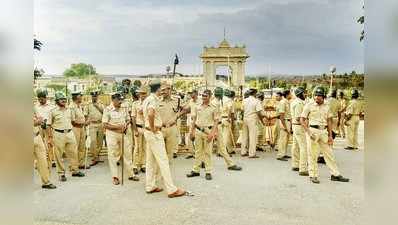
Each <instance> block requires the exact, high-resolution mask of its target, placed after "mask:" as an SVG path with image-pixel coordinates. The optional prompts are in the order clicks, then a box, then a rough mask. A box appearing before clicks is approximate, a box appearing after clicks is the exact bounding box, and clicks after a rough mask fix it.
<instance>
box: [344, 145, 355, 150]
mask: <svg viewBox="0 0 398 225" xmlns="http://www.w3.org/2000/svg"><path fill="white" fill-rule="evenodd" d="M344 149H345V150H354V149H355V148H353V147H350V146H348V147H345V148H344Z"/></svg>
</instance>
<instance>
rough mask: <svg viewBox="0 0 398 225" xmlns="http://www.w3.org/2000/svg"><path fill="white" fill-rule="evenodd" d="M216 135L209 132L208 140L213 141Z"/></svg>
mask: <svg viewBox="0 0 398 225" xmlns="http://www.w3.org/2000/svg"><path fill="white" fill-rule="evenodd" d="M214 137H215V134H212V133H210V134H208V135H207V142H211V141H212V140H213V138H214Z"/></svg>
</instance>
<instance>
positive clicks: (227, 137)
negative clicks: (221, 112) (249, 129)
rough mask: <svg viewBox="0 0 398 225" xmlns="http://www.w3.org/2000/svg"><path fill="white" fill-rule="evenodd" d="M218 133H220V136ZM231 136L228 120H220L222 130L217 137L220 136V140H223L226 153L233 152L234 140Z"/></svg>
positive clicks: (230, 126)
mask: <svg viewBox="0 0 398 225" xmlns="http://www.w3.org/2000/svg"><path fill="white" fill-rule="evenodd" d="M220 131H221V134H220ZM233 135H234V133H233V130H232V124H231V123H230V122H229V121H228V120H226V119H223V120H222V129H221V130H219V136H221V138H222V139H223V140H224V144H225V147H226V149H227V152H228V153H231V152H234V151H235V149H234V146H233V141H235V139H234V136H233ZM233 139H234V140H233Z"/></svg>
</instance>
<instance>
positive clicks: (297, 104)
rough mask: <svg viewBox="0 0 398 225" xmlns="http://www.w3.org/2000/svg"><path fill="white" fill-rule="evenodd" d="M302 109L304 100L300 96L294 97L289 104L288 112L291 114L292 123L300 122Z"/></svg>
mask: <svg viewBox="0 0 398 225" xmlns="http://www.w3.org/2000/svg"><path fill="white" fill-rule="evenodd" d="M303 109H304V101H303V100H301V99H300V98H295V99H294V100H293V102H292V104H291V107H290V112H291V114H292V119H293V123H294V124H300V117H301V113H302V112H303Z"/></svg>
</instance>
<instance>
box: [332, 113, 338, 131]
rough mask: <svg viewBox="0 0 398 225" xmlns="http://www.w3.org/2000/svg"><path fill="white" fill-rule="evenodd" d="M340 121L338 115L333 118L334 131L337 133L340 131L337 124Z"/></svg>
mask: <svg viewBox="0 0 398 225" xmlns="http://www.w3.org/2000/svg"><path fill="white" fill-rule="evenodd" d="M338 122H339V118H338V117H333V118H332V131H333V132H334V133H336V134H337V133H338V132H339V127H338V126H337V124H338Z"/></svg>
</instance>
